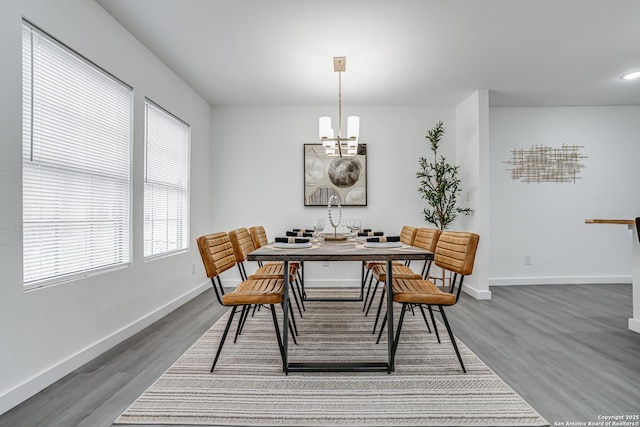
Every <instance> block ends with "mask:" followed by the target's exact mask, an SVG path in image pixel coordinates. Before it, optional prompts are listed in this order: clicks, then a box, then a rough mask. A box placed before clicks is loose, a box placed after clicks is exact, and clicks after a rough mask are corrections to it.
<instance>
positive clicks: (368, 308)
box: [364, 275, 380, 317]
mask: <svg viewBox="0 0 640 427" xmlns="http://www.w3.org/2000/svg"><path fill="white" fill-rule="evenodd" d="M371 279H373V275H372V276H371ZM379 284H380V282H379V281H377V280H376V286H375V287H374V288H373V293H372V294H371V299H370V300H369V306H368V307H367V311H366V312H365V313H364V315H365V317H366V316H368V315H369V310H371V304H372V303H373V300H374V298H375V297H376V291H377V290H378V285H379Z"/></svg>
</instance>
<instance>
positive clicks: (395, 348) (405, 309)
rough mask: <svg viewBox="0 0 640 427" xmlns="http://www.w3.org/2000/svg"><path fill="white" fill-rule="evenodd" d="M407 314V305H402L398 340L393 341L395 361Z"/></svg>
mask: <svg viewBox="0 0 640 427" xmlns="http://www.w3.org/2000/svg"><path fill="white" fill-rule="evenodd" d="M406 312H407V304H406V303H403V304H402V311H401V312H400V320H398V329H397V330H396V338H395V339H394V340H393V351H392V357H393V358H394V359H395V357H396V350H397V349H398V341H399V340H400V332H401V331H402V322H404V314H405V313H406Z"/></svg>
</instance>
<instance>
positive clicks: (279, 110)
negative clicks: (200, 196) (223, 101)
mask: <svg viewBox="0 0 640 427" xmlns="http://www.w3.org/2000/svg"><path fill="white" fill-rule="evenodd" d="M343 110H344V111H343V116H348V115H359V116H360V140H361V142H363V143H366V144H367V170H368V175H367V180H368V181H367V185H368V192H367V198H368V206H366V207H347V208H343V217H344V218H348V217H358V218H360V219H361V220H362V225H363V227H369V228H373V229H376V230H382V231H384V232H385V233H386V234H393V233H396V234H397V233H399V232H400V229H401V228H402V226H403V225H407V224H408V225H413V226H427V225H426V223H425V222H424V218H423V215H422V209H423V207H424V206H425V205H424V201H423V200H422V199H420V196H419V194H418V190H417V189H418V180H417V179H416V172H417V171H418V157H419V156H428V155H429V154H431V153H430V151H429V150H428V145H427V139H426V138H425V135H426V132H427V130H428V129H431V128H432V127H433V126H434V125H435V123H436V122H437V121H439V120H442V121H444V123H445V126H446V127H447V134H446V135H445V137H444V138H443V143H442V146H443V154H445V155H446V156H454V155H455V122H454V109H452V108H426V107H371V106H367V107H363V106H346V105H345V106H343ZM322 115H331V116H332V117H333V120H337V106H254V107H250V106H249V107H214V108H213V109H212V132H211V134H212V141H213V142H212V148H211V167H212V182H213V186H212V189H211V191H212V193H211V203H212V207H211V210H212V217H213V226H212V231H228V230H232V229H234V228H239V227H248V226H251V225H257V224H261V225H264V226H265V228H266V230H267V234H268V236H269V238H271V239H272V238H274V237H276V236H277V235H282V233H284V232H285V231H286V230H287V229H288V228H291V227H294V226H299V227H313V220H314V218H316V217H323V218H325V222H326V223H327V224H328V219H327V218H328V217H327V209H326V207H305V206H304V200H303V199H304V196H303V194H304V193H303V190H304V189H303V170H304V165H303V144H305V143H311V144H316V143H319V141H318V117H319V116H322ZM325 230H326V231H328V230H329V226H327V228H326V229H325ZM335 264H336V263H333V264H332V265H331V266H330V267H331V268H325V269H323V271H322V274H320V273H318V269H319V268H322V267H320V265H319V263H317V264H315V265H314V264H313V263H308V264H307V263H305V268H306V270H305V282H306V283H308V284H309V285H323V284H330V285H335V284H336V282H338V281H339V282H340V283H347V284H349V285H351V286H353V285H354V284H355V285H357V283H358V280H359V277H360V276H359V274H360V266H359V264H358V263H337V264H338V265H335ZM236 277H237V275H236V273H235V271H234V272H233V273H232V272H228V273H225V275H223V279H224V280H227V281H232V280H235V278H236Z"/></svg>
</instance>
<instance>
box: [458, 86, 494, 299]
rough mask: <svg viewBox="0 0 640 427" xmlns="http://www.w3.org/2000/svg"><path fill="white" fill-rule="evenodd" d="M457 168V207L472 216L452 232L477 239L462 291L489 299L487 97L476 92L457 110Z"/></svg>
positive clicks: (487, 95)
mask: <svg viewBox="0 0 640 427" xmlns="http://www.w3.org/2000/svg"><path fill="white" fill-rule="evenodd" d="M456 164H457V165H459V166H460V179H461V181H462V193H461V196H462V197H461V199H460V200H458V205H459V206H460V207H469V208H471V209H473V213H472V214H471V215H469V216H465V215H461V216H459V217H458V219H457V220H456V224H455V229H456V230H461V231H463V230H464V231H471V232H474V233H477V234H478V235H480V241H479V243H478V250H477V252H476V258H475V263H474V267H473V274H471V275H470V276H467V277H465V279H464V288H463V289H464V291H465V292H466V293H468V294H469V295H471V296H473V297H474V298H476V299H491V291H489V259H490V255H491V254H490V251H491V246H490V242H491V235H490V233H489V220H490V213H491V207H490V203H489V197H490V185H489V94H488V92H487V91H486V90H483V91H477V92H475V93H474V94H473V95H471V96H470V97H468V98H467V99H466V100H464V101H463V102H461V103H460V104H459V105H458V106H457V107H456Z"/></svg>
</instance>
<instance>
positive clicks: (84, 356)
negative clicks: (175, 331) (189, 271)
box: [0, 281, 211, 415]
mask: <svg viewBox="0 0 640 427" xmlns="http://www.w3.org/2000/svg"><path fill="white" fill-rule="evenodd" d="M210 286H211V282H209V281H207V282H205V283H203V284H201V285H200V286H198V287H197V288H195V289H192V290H191V291H189V292H187V293H185V294H184V295H182V296H180V297H178V298H176V299H175V300H173V301H171V302H169V303H168V304H165V305H164V306H162V307H160V308H158V309H157V310H155V311H153V312H151V313H149V314H147V315H146V316H144V317H142V318H140V319H138V320H137V321H135V322H133V323H131V324H129V325H127V326H125V327H124V328H122V329H120V330H119V331H117V332H114V333H113V334H111V335H109V336H107V337H105V338H103V339H102V340H100V341H98V342H96V343H95V344H92V345H90V346H89V347H87V348H85V349H83V350H81V351H79V352H77V353H76V354H73V355H72V356H70V357H68V358H67V359H66V360H64V361H62V362H60V363H58V364H57V365H55V366H52V367H51V368H49V369H47V370H45V371H43V372H41V373H39V374H38V375H36V376H34V377H32V378H30V379H29V380H27V381H25V382H23V383H22V384H20V385H18V386H17V387H15V388H13V389H11V390H9V391H8V392H6V393H5V394H3V395H0V415H2V414H4V413H5V412H7V411H8V410H10V409H11V408H13V407H15V406H17V405H19V404H20V403H22V402H24V401H25V400H27V399H29V398H30V397H32V396H34V395H35V394H37V393H39V392H40V391H42V390H44V389H45V388H46V387H48V386H50V385H51V384H53V383H55V382H56V381H58V380H59V379H61V378H63V377H64V376H66V375H67V374H69V373H71V372H73V371H74V370H75V369H78V368H79V367H81V366H82V365H84V364H86V363H88V362H90V361H91V360H93V359H95V358H96V357H98V356H100V355H101V354H102V353H104V352H106V351H107V350H110V349H111V348H113V347H115V346H116V345H118V344H120V343H121V342H122V341H124V340H126V339H127V338H129V337H131V336H133V335H135V334H136V333H138V332H140V331H141V330H143V329H144V328H146V327H147V326H149V325H151V324H152V323H154V322H156V321H157V320H160V319H161V318H163V317H164V316H166V315H167V314H169V313H171V312H172V311H173V310H175V309H177V308H178V307H180V306H182V305H183V304H185V303H187V302H188V301H190V300H192V299H193V298H195V297H196V296H198V295H200V294H201V293H202V292H204V291H206V290H207V289H209V287H210Z"/></svg>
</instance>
